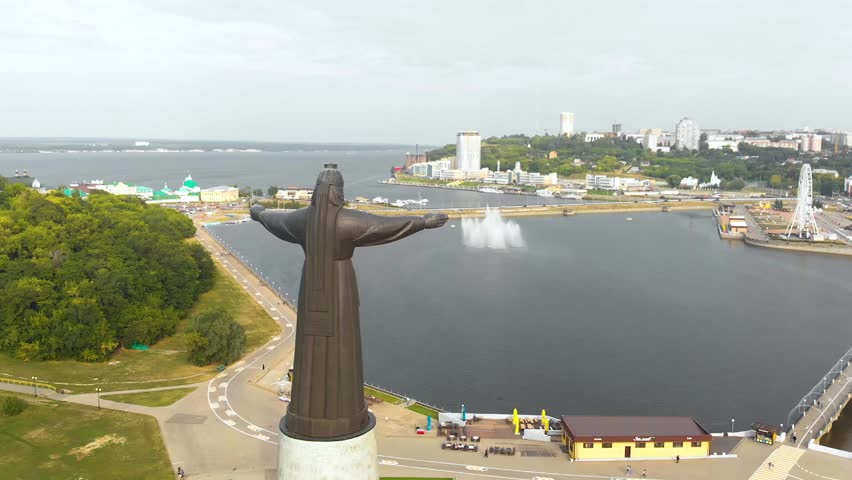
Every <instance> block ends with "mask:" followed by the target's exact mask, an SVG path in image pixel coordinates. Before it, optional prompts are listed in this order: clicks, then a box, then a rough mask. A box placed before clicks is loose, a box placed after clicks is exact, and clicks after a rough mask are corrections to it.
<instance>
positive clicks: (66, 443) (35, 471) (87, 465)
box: [0, 393, 174, 480]
mask: <svg viewBox="0 0 852 480" xmlns="http://www.w3.org/2000/svg"><path fill="white" fill-rule="evenodd" d="M2 395H6V394H5V393H4V394H0V396H2ZM21 398H24V399H25V400H26V401H27V402H28V403H29V405H28V408H27V409H26V410H24V411H23V413H21V414H19V415H17V416H14V417H5V416H0V445H3V448H0V471H2V472H3V473H2V475H0V476H2V477H3V478H15V479H19V480H30V479H32V480H36V479H39V480H40V479H44V478H63V479H71V478H73V479H80V478H82V479H96V478H109V479H112V480H119V479H138V478H145V479H149V478H150V479H169V478H174V474H173V472H172V469H171V465H170V462H169V457H168V454H167V453H166V448H165V445H164V444H163V439H162V437H161V435H160V428H159V426H158V425H157V421H156V420H155V419H154V418H152V417H149V416H147V415H136V414H132V413H126V412H117V411H113V410H106V409H103V410H98V409H97V408H95V407H89V406H85V405H78V404H73V403H66V402H54V401H50V400H45V399H39V400H34V399H33V398H32V397H26V396H24V395H22V396H21Z"/></svg>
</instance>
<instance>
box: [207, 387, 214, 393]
mask: <svg viewBox="0 0 852 480" xmlns="http://www.w3.org/2000/svg"><path fill="white" fill-rule="evenodd" d="M207 391H208V392H211V393H212V392H215V391H216V387H207Z"/></svg>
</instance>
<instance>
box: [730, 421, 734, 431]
mask: <svg viewBox="0 0 852 480" xmlns="http://www.w3.org/2000/svg"><path fill="white" fill-rule="evenodd" d="M731 433H734V419H733V418H732V419H731Z"/></svg>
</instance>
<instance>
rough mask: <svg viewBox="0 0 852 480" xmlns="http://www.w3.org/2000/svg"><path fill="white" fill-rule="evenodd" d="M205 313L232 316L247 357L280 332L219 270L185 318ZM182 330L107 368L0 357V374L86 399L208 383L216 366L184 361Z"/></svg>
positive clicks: (125, 353) (121, 355) (122, 355)
mask: <svg viewBox="0 0 852 480" xmlns="http://www.w3.org/2000/svg"><path fill="white" fill-rule="evenodd" d="M208 308H213V309H228V310H229V311H231V313H232V314H233V315H234V318H235V319H236V321H237V322H239V323H240V324H241V325H242V326H243V327H244V328H245V329H246V339H247V346H246V353H249V352H251V351H253V350H254V349H256V348H258V347H260V346H261V345H263V344H264V343H266V342H267V341H268V340H269V339H270V337H273V336H275V335H277V334H278V333H279V332H280V328H279V326H278V324H277V323H275V321H274V320H272V318H270V317H269V315H268V314H267V313H266V312H265V311H264V310H263V309H262V308H261V307H260V305H258V304H257V302H256V301H255V300H254V299H253V298H251V297H250V296H249V295H247V294H246V293H245V292H244V291H243V288H242V287H241V286H239V285H238V284H237V282H236V281H235V280H234V279H233V278H232V277H231V276H230V275H228V274H226V273H225V271H224V269H222V268H221V267H220V266H219V265H218V264H216V272H215V275H214V284H213V288H212V289H211V290H210V291H209V292H207V293H204V294H202V295H201V297H200V298H199V299H198V301H197V302H196V304H195V306H194V307H193V309H192V311H191V312H190V316H191V315H194V314H195V313H198V312H201V311H203V310H205V309H208ZM185 324H186V321H184V322H181V324H179V325H178V327H177V332H176V334H175V335H173V336H171V337H168V338H164V339H163V340H161V341H159V342H157V343H156V344H154V345H151V350H149V351H147V352H141V351H136V350H129V349H128V350H124V349H122V350H119V351H117V352H115V353H114V354H113V355H112V357H111V358H110V359H109V360H108V361H107V362H96V363H86V362H78V361H74V360H56V361H44V362H38V361H24V360H20V359H17V358H15V357H13V356H11V355H8V354H6V353H0V374H8V375H10V376H11V377H10V378H18V379H25V380H30V377H32V376H36V377H38V381H39V382H45V383H49V384H52V385H55V386H56V388H57V389H68V390H71V391H72V393H91V392H94V391H95V388H96V387H100V388H102V389H103V390H104V391H110V390H131V389H136V388H152V387H166V386H172V385H185V384H189V383H197V382H201V381H204V380H208V379H210V378H212V377H213V376H214V375H216V370H215V367H216V365H206V366H202V367H199V366H196V365H193V364H191V363H190V362H189V361H188V360H187V352H186V351H185V350H186V346H185V345H184V341H183V331H184V330H185V328H186V325H185ZM116 362H117V363H116ZM111 364H112V365H111ZM2 376H6V375H2ZM127 382H133V383H127ZM63 383H66V384H68V383H78V384H86V385H63Z"/></svg>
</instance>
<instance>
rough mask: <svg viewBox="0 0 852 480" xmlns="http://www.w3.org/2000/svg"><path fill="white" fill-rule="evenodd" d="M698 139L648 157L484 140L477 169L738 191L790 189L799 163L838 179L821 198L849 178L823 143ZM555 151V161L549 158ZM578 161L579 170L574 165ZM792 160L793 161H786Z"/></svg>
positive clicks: (618, 146) (616, 147)
mask: <svg viewBox="0 0 852 480" xmlns="http://www.w3.org/2000/svg"><path fill="white" fill-rule="evenodd" d="M704 139H705V136H704V135H702V142H701V148H700V149H699V150H698V151H692V152H690V151H672V152H671V153H661V152H652V151H650V150H646V149H643V148H642V146H641V145H640V144H638V143H637V142H635V141H633V140H629V139H625V138H603V139H600V140H596V141H594V142H586V141H585V140H584V135H583V134H577V135H574V136H571V137H567V136H553V135H537V136H532V137H531V136H527V135H522V134H517V135H507V136H503V137H489V138H485V139H483V141H482V161H481V164H482V167H487V168H490V169H491V170H496V169H497V162H498V161H499V162H500V168H501V169H502V170H507V169H511V168H514V165H515V162H520V163H521V168H522V169H524V170H527V171H531V172H539V173H543V174H547V173H551V172H556V173H557V174H558V175H559V176H560V177H570V176H572V175H574V176H577V175H582V174H585V173H602V174H606V173H624V172H626V171H627V170H628V169H629V168H630V167H634V166H635V167H638V168H639V169H640V173H641V174H642V175H646V176H649V177H654V178H658V179H660V180H664V181H667V182H669V183H671V182H676V183H679V182H680V179H681V178H683V177H688V176H692V177H696V178H698V179H700V180H701V181H702V182H706V181H708V180H709V179H710V174H711V172H712V171H714V170H715V171H716V175H718V176H719V177H720V178H722V179H723V180H725V181H724V182H723V184H722V187H723V188H726V187H727V188H729V189H732V190H735V189H740V188H743V186H744V185H745V183H746V182H758V183H761V184H764V185H766V186H771V187H773V188H785V187H791V186H792V187H795V186H796V185H797V184H798V180H799V170H800V169H801V164H799V163H796V162H805V163H810V164H811V165H813V166H814V168H826V169H833V170H837V171H838V172H840V174H841V177H840V178H833V177H829V176H824V175H817V176H815V177H814V182H815V185H814V189H815V190H816V191H819V192H821V193H823V194H825V195H828V194H831V193H832V192H837V191H840V190H842V188H843V178H842V177H843V176H849V175H852V152H850V150H849V149H848V148H847V147H843V148H842V149H841V150H840V152H838V153H837V154H834V153H833V152H832V150H833V146H832V145H831V143H830V142H827V141H825V142H824V144H823V149H824V152H823V153H822V154H820V155H816V156H814V155H805V154H801V153H799V152H797V151H796V150H791V149H782V148H761V147H754V146H751V145H748V144H740V145H739V147H738V148H739V151H738V152H732V151H730V150H727V149H725V150H710V149H708V148H707V144H706V142H705V141H704ZM455 151H456V146H455V145H454V144H450V145H445V146H444V147H442V148H438V149H435V150H432V151H430V152H428V153H427V156H428V158H429V160H437V159H439V158H443V157H446V156H453V155H455V153H456V152H455ZM551 152H555V154H556V156H555V158H550V157H551V156H552V155H551ZM575 159H579V160H581V162H582V165H580V164H579V163H580V162H578V165H575V163H574V160H575ZM788 159H792V160H793V161H794V162H787V160H788Z"/></svg>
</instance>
